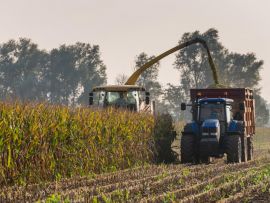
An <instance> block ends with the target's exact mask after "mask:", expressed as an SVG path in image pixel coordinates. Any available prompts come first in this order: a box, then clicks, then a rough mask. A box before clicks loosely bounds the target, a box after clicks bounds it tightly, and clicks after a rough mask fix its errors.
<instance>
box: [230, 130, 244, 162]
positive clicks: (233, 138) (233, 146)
mask: <svg viewBox="0 0 270 203" xmlns="http://www.w3.org/2000/svg"><path fill="white" fill-rule="evenodd" d="M226 140H227V142H226V143H227V146H226V151H227V162H228V163H241V158H242V147H241V138H240V136H239V135H230V136H227V138H226Z"/></svg>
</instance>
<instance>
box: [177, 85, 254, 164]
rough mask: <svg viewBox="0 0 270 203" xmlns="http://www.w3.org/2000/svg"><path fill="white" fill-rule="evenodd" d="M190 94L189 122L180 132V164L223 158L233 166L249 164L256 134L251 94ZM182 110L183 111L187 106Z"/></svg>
mask: <svg viewBox="0 0 270 203" xmlns="http://www.w3.org/2000/svg"><path fill="white" fill-rule="evenodd" d="M190 93H191V94H190V95H191V101H192V104H190V106H191V107H192V110H191V113H192V121H191V122H189V123H187V124H186V125H185V126H184V130H183V132H182V137H181V161H182V162H183V163H188V162H203V163H207V162H209V161H210V157H217V158H219V157H223V155H224V154H226V155H227V161H228V162H232V163H239V162H242V161H243V162H245V161H247V160H251V159H252V156H253V144H252V136H253V135H254V134H255V121H254V120H255V118H254V100H253V92H252V90H250V89H246V88H226V89H225V88H223V89H191V91H190ZM202 94H203V95H204V96H202ZM222 96H223V97H222ZM224 96H228V97H224ZM181 107H182V108H181V109H182V110H185V109H186V104H184V103H183V104H182V105H181Z"/></svg>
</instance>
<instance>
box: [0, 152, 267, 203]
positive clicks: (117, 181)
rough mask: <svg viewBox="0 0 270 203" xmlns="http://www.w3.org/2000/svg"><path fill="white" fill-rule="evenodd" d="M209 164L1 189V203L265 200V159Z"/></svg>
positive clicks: (162, 167) (265, 154)
mask: <svg viewBox="0 0 270 203" xmlns="http://www.w3.org/2000/svg"><path fill="white" fill-rule="evenodd" d="M257 153H258V154H264V155H263V156H262V155H257V158H256V159H255V160H254V161H250V162H247V163H241V164H226V163H225V161H224V160H222V159H219V160H215V161H214V163H212V164H209V165H183V164H178V165H177V164H176V165H167V166H166V165H160V166H156V165H149V166H145V167H139V168H134V169H128V170H123V171H118V172H115V173H109V174H102V175H97V176H96V177H78V178H71V179H66V180H62V181H59V182H52V183H47V184H42V185H38V184H36V185H29V186H27V187H15V186H14V187H7V188H1V189H0V194H1V202H8V201H12V202H14V201H16V202H18V201H20V202H33V201H37V200H41V201H44V200H46V199H47V198H48V197H50V196H51V195H52V194H60V195H61V200H64V199H68V200H70V202H97V201H98V202H99V201H100V202H173V201H177V202H206V201H207V202H210V201H212V202H216V201H221V200H222V202H240V201H252V200H254V201H256V202H257V201H259V200H262V201H263V202H264V201H265V199H268V197H269V185H268V183H269V182H270V156H269V152H267V151H260V152H257Z"/></svg>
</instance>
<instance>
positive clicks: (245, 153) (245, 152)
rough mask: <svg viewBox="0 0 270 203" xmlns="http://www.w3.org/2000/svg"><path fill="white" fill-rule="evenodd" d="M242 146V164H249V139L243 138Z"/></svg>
mask: <svg viewBox="0 0 270 203" xmlns="http://www.w3.org/2000/svg"><path fill="white" fill-rule="evenodd" d="M241 137H242V138H241V146H242V157H241V161H242V162H247V160H248V145H247V137H245V136H241Z"/></svg>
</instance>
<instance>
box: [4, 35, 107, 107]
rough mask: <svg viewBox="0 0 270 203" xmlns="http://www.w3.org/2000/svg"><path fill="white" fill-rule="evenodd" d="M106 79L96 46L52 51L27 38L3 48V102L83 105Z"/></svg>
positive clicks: (84, 44)
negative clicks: (5, 100) (45, 102)
mask: <svg viewBox="0 0 270 203" xmlns="http://www.w3.org/2000/svg"><path fill="white" fill-rule="evenodd" d="M106 80H107V76H106V66H105V65H104V63H103V61H102V60H101V58H100V51H99V46H97V45H94V46H91V45H90V44H86V43H76V44H74V45H61V46H60V47H59V48H55V49H52V50H51V51H49V52H48V51H45V50H41V49H39V48H38V45H37V44H35V43H33V42H32V41H31V40H30V39H25V38H21V39H19V40H18V41H15V40H10V41H8V42H6V43H3V44H1V45H0V98H1V100H4V99H9V100H16V99H19V100H22V101H47V102H51V103H59V104H65V105H67V104H84V103H86V101H87V95H88V93H89V90H90V89H91V87H93V86H95V85H102V84H106Z"/></svg>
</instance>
